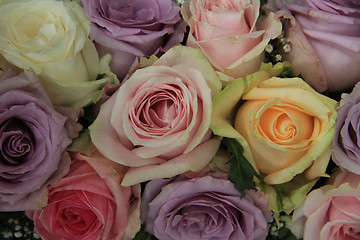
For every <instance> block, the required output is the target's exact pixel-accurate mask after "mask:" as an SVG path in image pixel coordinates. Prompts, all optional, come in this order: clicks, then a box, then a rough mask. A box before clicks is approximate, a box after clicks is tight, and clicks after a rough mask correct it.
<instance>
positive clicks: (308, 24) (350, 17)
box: [278, 0, 360, 92]
mask: <svg viewBox="0 0 360 240" xmlns="http://www.w3.org/2000/svg"><path fill="white" fill-rule="evenodd" d="M359 7H360V4H359V2H358V1H355V2H354V1H348V0H341V1H334V0H321V1H313V0H306V1H299V3H298V4H288V5H287V8H288V9H289V10H290V12H289V11H287V10H283V11H279V12H278V15H282V16H283V17H284V19H289V20H290V21H289V22H286V23H285V36H286V37H287V38H289V40H290V46H291V51H290V52H288V53H286V54H285V55H284V59H285V60H287V61H290V62H291V63H292V70H293V74H295V75H296V76H298V75H299V74H301V76H302V77H303V78H304V79H305V81H307V82H308V83H309V84H310V85H311V86H313V87H314V88H315V89H316V90H318V91H320V92H322V91H325V90H328V91H343V90H347V89H350V88H352V87H353V86H354V85H355V84H356V83H357V82H358V81H359V79H360V69H359V67H358V66H359V63H360V14H359Z"/></svg>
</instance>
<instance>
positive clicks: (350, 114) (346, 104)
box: [332, 84, 360, 174]
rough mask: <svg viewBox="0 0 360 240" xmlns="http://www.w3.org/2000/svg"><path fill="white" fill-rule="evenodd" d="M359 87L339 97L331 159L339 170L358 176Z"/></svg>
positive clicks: (359, 171)
mask: <svg viewBox="0 0 360 240" xmlns="http://www.w3.org/2000/svg"><path fill="white" fill-rule="evenodd" d="M359 88H360V85H359V84H356V86H355V87H354V89H353V91H352V92H351V93H350V94H347V93H344V94H342V96H341V101H340V107H339V108H338V109H337V111H338V117H337V119H336V122H335V136H334V141H333V145H334V149H333V152H332V159H333V160H334V162H335V163H336V164H337V165H339V166H340V167H341V168H343V169H346V170H348V171H350V172H353V173H356V174H360V169H359V166H360V147H359V142H358V140H357V139H358V138H359V114H360V112H359V105H360V95H359Z"/></svg>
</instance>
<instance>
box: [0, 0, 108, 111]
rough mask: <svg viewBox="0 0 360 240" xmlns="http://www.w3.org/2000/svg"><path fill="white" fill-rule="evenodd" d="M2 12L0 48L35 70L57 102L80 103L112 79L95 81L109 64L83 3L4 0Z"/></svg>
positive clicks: (17, 62) (19, 64) (93, 96)
mask: <svg viewBox="0 0 360 240" xmlns="http://www.w3.org/2000/svg"><path fill="white" fill-rule="evenodd" d="M0 16H1V17H0V53H1V54H2V55H3V56H4V58H5V59H6V60H7V61H9V62H10V63H12V64H14V65H16V66H17V67H19V68H22V69H25V70H29V69H31V70H33V71H34V72H35V73H36V74H37V75H38V76H39V77H40V80H41V84H42V85H43V87H44V89H45V91H46V92H47V93H48V95H49V97H50V99H51V101H52V102H53V103H55V104H59V105H68V106H73V107H81V106H83V105H86V104H88V103H90V102H91V101H93V99H96V98H97V97H99V94H101V92H100V91H99V92H97V91H98V90H99V89H101V88H102V86H103V85H104V84H105V83H106V82H109V79H102V80H97V81H94V80H96V78H97V75H98V73H99V72H100V71H102V70H104V71H105V70H106V69H105V67H104V66H100V65H99V64H100V62H99V57H98V54H97V51H96V48H95V46H94V44H93V43H92V42H91V40H90V39H89V38H88V34H89V31H90V22H89V21H88V20H87V19H86V17H85V15H84V11H83V9H82V7H81V6H80V4H79V3H77V2H71V1H56V0H15V1H8V0H5V1H1V2H0ZM102 64H104V65H106V63H105V60H104V62H102ZM96 93H98V94H96Z"/></svg>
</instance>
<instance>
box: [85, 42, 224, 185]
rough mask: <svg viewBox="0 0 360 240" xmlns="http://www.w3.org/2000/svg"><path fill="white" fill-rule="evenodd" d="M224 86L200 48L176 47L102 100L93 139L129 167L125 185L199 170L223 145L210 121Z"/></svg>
mask: <svg viewBox="0 0 360 240" xmlns="http://www.w3.org/2000/svg"><path fill="white" fill-rule="evenodd" d="M150 61H152V60H151V59H150ZM220 88H221V83H220V80H219V79H218V77H217V75H216V73H215V72H214V70H213V69H212V67H211V65H210V64H209V62H207V60H206V59H205V58H204V56H203V55H202V53H201V51H200V50H197V49H192V48H189V47H183V46H178V47H174V48H172V49H170V50H169V51H168V52H166V53H165V54H164V55H163V56H162V57H161V58H159V59H158V60H155V62H154V63H153V64H152V65H149V66H147V67H144V68H142V69H138V70H136V71H135V72H134V73H133V74H132V75H131V76H130V78H129V79H128V80H127V81H126V82H125V83H124V84H122V85H121V87H120V88H119V89H118V90H117V92H116V93H115V94H113V95H112V96H111V97H110V98H109V100H108V101H106V102H105V103H104V104H102V106H101V108H100V112H99V114H98V116H97V118H96V120H95V121H94V123H93V124H92V125H91V126H90V127H89V129H90V135H91V139H92V141H93V143H94V145H95V146H96V147H97V149H98V150H99V151H100V152H101V153H102V154H103V155H104V156H106V157H107V158H109V159H111V160H113V161H115V162H117V163H120V164H123V165H125V166H129V167H130V169H129V170H128V172H127V173H126V175H125V177H124V180H123V182H122V185H123V186H128V185H132V184H135V183H139V182H143V181H146V180H150V179H155V178H166V177H173V176H175V175H177V174H180V173H184V172H186V171H189V170H191V171H195V172H196V171H200V170H202V169H203V168H204V167H205V166H206V165H207V163H208V162H210V161H211V159H212V158H213V157H214V155H215V153H216V151H217V149H218V147H219V139H218V138H210V135H211V130H210V129H209V125H210V119H211V111H212V107H211V105H212V104H211V102H212V96H214V95H215V94H216V93H217V92H218V91H219V90H220Z"/></svg>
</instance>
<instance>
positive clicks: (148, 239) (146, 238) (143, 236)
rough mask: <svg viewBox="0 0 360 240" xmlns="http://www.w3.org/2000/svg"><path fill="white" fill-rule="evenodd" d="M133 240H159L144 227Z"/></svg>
mask: <svg viewBox="0 0 360 240" xmlns="http://www.w3.org/2000/svg"><path fill="white" fill-rule="evenodd" d="M133 240H157V238H156V237H154V236H153V235H151V234H149V233H148V232H146V231H145V228H144V225H141V229H140V231H139V232H138V233H137V234H136V235H135V237H134V238H133Z"/></svg>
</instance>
